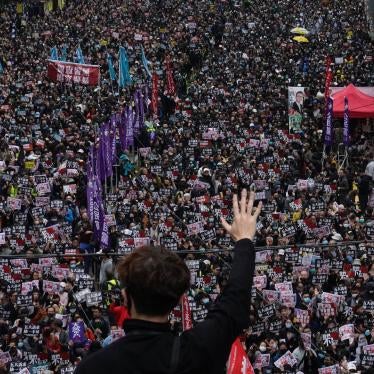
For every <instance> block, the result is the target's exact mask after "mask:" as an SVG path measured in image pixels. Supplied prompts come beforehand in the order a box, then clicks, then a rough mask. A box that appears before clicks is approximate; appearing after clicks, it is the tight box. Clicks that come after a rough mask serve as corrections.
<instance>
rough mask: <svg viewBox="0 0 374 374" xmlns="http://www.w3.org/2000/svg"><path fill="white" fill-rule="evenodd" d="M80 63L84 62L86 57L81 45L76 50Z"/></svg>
mask: <svg viewBox="0 0 374 374" xmlns="http://www.w3.org/2000/svg"><path fill="white" fill-rule="evenodd" d="M76 54H77V62H78V64H84V57H83V52H82V49H81V47H80V46H79V47H78V48H77V51H76Z"/></svg>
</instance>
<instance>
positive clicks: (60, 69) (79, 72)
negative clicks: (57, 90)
mask: <svg viewBox="0 0 374 374" xmlns="http://www.w3.org/2000/svg"><path fill="white" fill-rule="evenodd" d="M48 78H49V79H51V80H53V81H55V82H62V83H75V84H84V85H89V86H97V85H99V83H100V66H98V65H85V64H76V63H73V62H63V61H48Z"/></svg>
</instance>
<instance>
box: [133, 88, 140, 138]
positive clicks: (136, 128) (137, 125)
mask: <svg viewBox="0 0 374 374" xmlns="http://www.w3.org/2000/svg"><path fill="white" fill-rule="evenodd" d="M134 103H135V113H134V125H133V131H134V134H136V135H137V134H139V129H140V122H139V111H140V109H139V105H140V102H139V89H138V90H136V92H135V94H134Z"/></svg>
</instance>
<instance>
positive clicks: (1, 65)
mask: <svg viewBox="0 0 374 374" xmlns="http://www.w3.org/2000/svg"><path fill="white" fill-rule="evenodd" d="M3 73H4V68H3V64H2V63H1V61H0V74H3Z"/></svg>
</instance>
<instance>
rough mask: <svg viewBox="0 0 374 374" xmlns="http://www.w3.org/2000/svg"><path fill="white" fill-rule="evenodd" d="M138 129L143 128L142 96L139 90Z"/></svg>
mask: <svg viewBox="0 0 374 374" xmlns="http://www.w3.org/2000/svg"><path fill="white" fill-rule="evenodd" d="M139 127H140V129H142V128H143V127H144V96H143V93H142V91H141V90H139Z"/></svg>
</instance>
